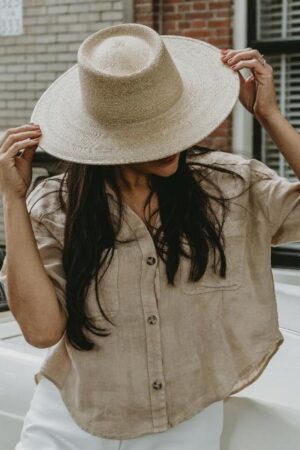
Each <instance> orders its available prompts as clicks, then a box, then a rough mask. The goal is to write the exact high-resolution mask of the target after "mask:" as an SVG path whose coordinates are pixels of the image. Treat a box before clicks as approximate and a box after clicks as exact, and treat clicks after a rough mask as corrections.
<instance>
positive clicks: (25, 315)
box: [3, 196, 62, 347]
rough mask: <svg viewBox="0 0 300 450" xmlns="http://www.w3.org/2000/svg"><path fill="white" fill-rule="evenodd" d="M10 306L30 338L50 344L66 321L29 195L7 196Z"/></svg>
mask: <svg viewBox="0 0 300 450" xmlns="http://www.w3.org/2000/svg"><path fill="white" fill-rule="evenodd" d="M3 212H4V225H5V239H6V280H7V290H8V302H9V307H10V309H11V311H12V313H13V315H14V316H15V318H16V320H17V322H18V323H19V325H20V327H21V329H22V332H23V334H24V336H25V338H26V340H27V341H28V342H30V343H32V345H35V346H37V347H44V346H48V345H47V342H48V341H49V345H52V344H51V339H52V337H53V336H54V335H55V332H56V330H57V333H59V329H60V327H61V323H62V316H61V311H60V306H59V302H58V301H57V298H56V292H55V289H54V286H53V284H52V282H51V280H50V278H49V277H48V274H47V272H46V270H45V268H44V266H43V262H42V260H41V257H40V254H39V251H38V247H37V243H36V240H35V237H34V233H33V230H32V225H31V221H30V217H29V214H28V211H27V207H26V200H25V199H18V198H13V199H7V198H5V197H4V196H3Z"/></svg>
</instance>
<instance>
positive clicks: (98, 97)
mask: <svg viewBox="0 0 300 450" xmlns="http://www.w3.org/2000/svg"><path fill="white" fill-rule="evenodd" d="M77 61H78V73H79V78H80V87H81V95H82V102H83V104H84V106H85V108H86V110H87V112H88V113H89V114H90V115H92V116H93V117H94V118H95V119H96V120H97V121H100V122H103V123H111V124H115V123H118V124H124V123H126V122H128V123H132V122H138V121H143V120H147V119H151V118H152V117H153V118H155V117H157V115H159V114H161V113H163V112H165V111H167V110H169V109H170V108H171V107H172V105H173V104H174V103H175V102H176V101H177V100H178V99H179V98H180V96H181V94H182V92H183V83H182V79H181V77H180V74H179V72H178V69H177V67H176V66H175V64H174V62H173V60H172V58H171V56H170V54H169V52H168V50H167V48H166V46H165V44H164V42H163V40H162V39H161V37H160V35H159V34H158V33H157V32H156V31H154V30H153V29H151V28H149V27H146V26H144V25H140V24H128V23H127V24H119V25H114V26H111V27H108V28H104V29H102V30H100V31H98V32H96V33H94V34H92V35H91V36H89V37H88V38H87V39H86V40H85V41H83V43H82V44H81V46H80V47H79V50H78V55H77Z"/></svg>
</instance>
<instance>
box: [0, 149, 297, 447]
mask: <svg viewBox="0 0 300 450" xmlns="http://www.w3.org/2000/svg"><path fill="white" fill-rule="evenodd" d="M195 161H197V162H201V163H216V164H218V165H220V166H221V167H226V168H228V169H231V170H234V171H235V172H238V173H240V174H241V175H242V176H243V177H244V179H245V184H244V183H242V182H241V181H240V180H238V179H237V178H235V179H234V178H232V177H231V176H230V175H227V174H225V173H222V172H216V171H208V173H207V174H206V176H207V177H211V178H212V179H213V181H214V182H215V183H216V184H217V185H218V186H219V187H220V188H221V190H222V193H223V195H225V196H226V197H228V198H231V197H235V198H233V199H232V200H230V212H229V214H228V216H227V218H226V221H225V224H224V235H225V254H226V257H227V266H228V268H227V276H226V278H225V279H223V278H221V277H219V275H218V274H216V273H215V272H214V270H213V265H212V263H213V254H212V253H211V254H210V256H209V264H208V267H207V270H206V272H205V274H204V276H203V277H202V278H201V279H200V280H199V281H198V282H194V283H193V282H189V281H188V280H187V276H188V271H189V265H190V261H189V259H188V258H186V257H182V258H181V260H180V267H179V270H178V272H177V274H176V277H175V286H171V285H168V283H167V279H166V275H165V266H164V264H163V262H162V261H161V260H160V258H158V256H157V253H156V249H155V246H154V242H153V239H152V237H151V235H150V233H149V231H148V229H147V227H146V225H145V224H144V222H143V221H142V219H141V218H140V217H139V216H138V215H137V214H136V213H135V212H134V211H133V210H132V209H131V208H130V207H129V206H128V205H125V217H124V221H123V223H122V228H121V231H120V234H119V235H118V236H117V237H118V239H119V240H124V239H126V238H133V241H132V242H131V243H126V244H125V243H119V244H118V245H117V248H116V252H115V256H114V258H113V260H112V262H111V265H110V267H109V269H108V270H107V272H106V273H105V276H104V277H103V279H102V281H101V283H100V285H99V291H100V298H101V302H102V305H103V307H104V309H105V311H106V312H107V313H108V314H109V316H110V317H111V318H112V320H113V321H114V323H115V324H116V326H115V327H113V326H112V325H110V323H109V322H107V321H106V320H105V319H104V317H103V316H102V315H101V313H100V310H99V309H98V305H97V302H96V297H95V294H94V286H93V285H92V286H91V288H90V290H89V292H88V294H87V299H86V300H87V314H88V315H89V317H91V318H92V320H93V321H94V323H95V324H97V325H101V326H102V327H103V326H105V327H106V328H108V329H109V330H110V331H111V334H110V336H107V337H98V336H94V335H92V334H91V333H90V332H88V331H87V332H86V334H87V336H88V337H90V338H91V339H93V341H94V342H95V344H96V345H95V348H94V349H93V350H92V351H90V352H85V351H78V350H76V349H74V348H73V347H72V346H71V345H70V343H69V342H68V339H67V336H66V333H64V335H63V336H62V338H61V339H60V341H59V342H58V343H57V344H56V345H54V346H53V347H51V348H50V349H49V353H48V355H47V357H46V358H45V360H44V361H43V364H42V366H41V368H40V371H39V372H38V373H37V374H36V377H35V379H36V382H37V383H38V381H39V380H40V377H41V375H42V374H43V375H45V376H46V377H48V378H49V380H51V381H52V382H53V383H54V384H55V385H56V386H57V387H58V389H59V390H60V393H61V396H62V399H63V401H64V403H65V405H66V407H67V409H68V411H69V412H70V414H71V416H72V417H73V419H74V420H75V422H76V423H77V424H78V425H79V426H80V427H81V428H82V429H83V430H85V431H87V432H89V433H90V434H93V435H95V436H101V437H104V438H111V439H129V438H134V437H137V436H142V435H143V434H146V433H156V432H161V431H165V430H167V429H169V428H171V427H173V426H175V425H177V424H179V423H180V422H183V421H185V420H187V419H190V418H191V417H193V416H194V415H195V414H197V413H199V412H200V411H202V410H203V409H204V408H206V407H207V406H208V405H210V404H212V403H214V402H217V401H220V400H223V399H225V398H227V397H228V396H230V395H232V394H234V393H236V392H239V391H241V390H242V389H243V388H244V387H246V386H247V385H249V384H251V383H253V382H254V381H255V380H256V379H257V378H258V377H259V376H260V374H261V373H262V371H263V370H264V369H265V367H266V366H267V364H268V362H269V360H270V359H271V358H272V356H273V355H274V354H275V352H276V351H278V348H279V347H280V345H281V344H282V343H283V340H284V338H283V335H282V334H281V332H280V330H279V324H278V314H277V304H276V298H275V293H274V282H273V276H272V270H271V246H272V245H273V246H276V245H280V244H283V243H288V242H293V241H300V182H294V183H292V182H289V181H288V180H286V179H285V178H282V177H280V176H278V175H277V174H276V172H274V171H273V170H271V169H269V168H268V167H267V166H266V165H265V164H263V163H262V162H260V161H258V160H256V159H245V158H243V157H241V156H238V155H234V154H229V153H226V152H222V151H212V152H209V153H206V154H203V155H200V156H197V157H196V158H195ZM192 167H193V170H194V174H195V178H196V179H197V180H198V182H199V183H201V186H202V187H203V188H205V189H206V190H208V191H209V192H210V193H212V194H216V192H215V189H214V188H213V187H212V186H211V185H210V184H209V183H208V178H205V177H204V178H202V177H201V176H200V175H201V171H203V170H204V169H203V168H197V167H196V165H193V166H192ZM61 176H62V175H59V177H61ZM54 178H55V177H50V178H48V179H47V180H44V181H43V182H42V183H40V184H39V185H38V186H37V187H36V188H35V189H34V190H33V191H32V192H31V193H30V194H29V196H28V197H27V205H28V210H29V212H30V218H31V223H32V227H33V231H34V234H35V237H36V240H37V246H38V248H39V252H40V255H41V258H42V260H43V263H44V266H45V268H46V270H47V272H48V274H49V277H50V278H51V280H52V281H53V284H54V286H55V289H56V292H57V299H58V301H59V302H60V304H61V305H62V307H63V308H65V311H66V313H67V310H66V305H65V295H64V292H65V274H64V271H63V267H62V249H63V237H64V235H63V231H64V221H65V217H64V214H63V213H62V211H61V209H60V207H59V206H58V199H57V192H55V191H56V190H57V189H58V182H57V181H56V180H55V179H54ZM250 183H253V185H252V187H251V188H249V189H245V188H247V186H249V184H250ZM241 190H244V191H245V192H244V193H243V194H242V195H241V196H240V197H239V198H236V195H237V194H238V192H239V191H241ZM44 193H48V195H46V196H45V197H44V198H41V196H42V195H43V194H44ZM107 194H108V200H109V206H110V208H111V212H112V217H116V214H117V204H116V197H115V195H114V193H113V191H112V190H111V189H110V188H108V186H107ZM212 205H213V207H214V208H215V211H216V213H217V214H220V210H219V207H218V206H216V205H217V203H216V202H213V203H212ZM159 224H160V217H159V216H158V219H157V226H158V225H159ZM185 245H187V244H185ZM0 280H1V281H2V282H3V283H4V284H5V280H6V272H5V261H4V265H3V267H2V269H1V272H0Z"/></svg>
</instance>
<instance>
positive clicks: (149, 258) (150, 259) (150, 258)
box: [147, 256, 156, 266]
mask: <svg viewBox="0 0 300 450" xmlns="http://www.w3.org/2000/svg"><path fill="white" fill-rule="evenodd" d="M155 263H156V259H155V258H154V257H153V256H149V257H148V258H147V264H149V266H152V265H153V264H155Z"/></svg>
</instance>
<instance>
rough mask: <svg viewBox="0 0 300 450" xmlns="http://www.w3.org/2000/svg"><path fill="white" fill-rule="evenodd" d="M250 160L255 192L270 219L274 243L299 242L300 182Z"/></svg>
mask: <svg viewBox="0 0 300 450" xmlns="http://www.w3.org/2000/svg"><path fill="white" fill-rule="evenodd" d="M249 163H250V168H251V171H252V179H255V186H254V195H255V196H256V197H257V201H258V202H260V208H261V210H263V211H264V214H265V217H266V220H267V221H268V224H269V229H270V233H271V244H272V246H276V245H282V244H287V243H291V242H298V241H300V181H296V182H290V181H288V179H287V178H284V177H281V176H279V175H278V174H277V173H276V172H275V171H274V170H273V169H271V168H269V167H268V166H267V165H265V164H264V163H262V162H261V161H258V160H256V159H251V160H249ZM256 182H257V183H256ZM255 200H256V199H255Z"/></svg>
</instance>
